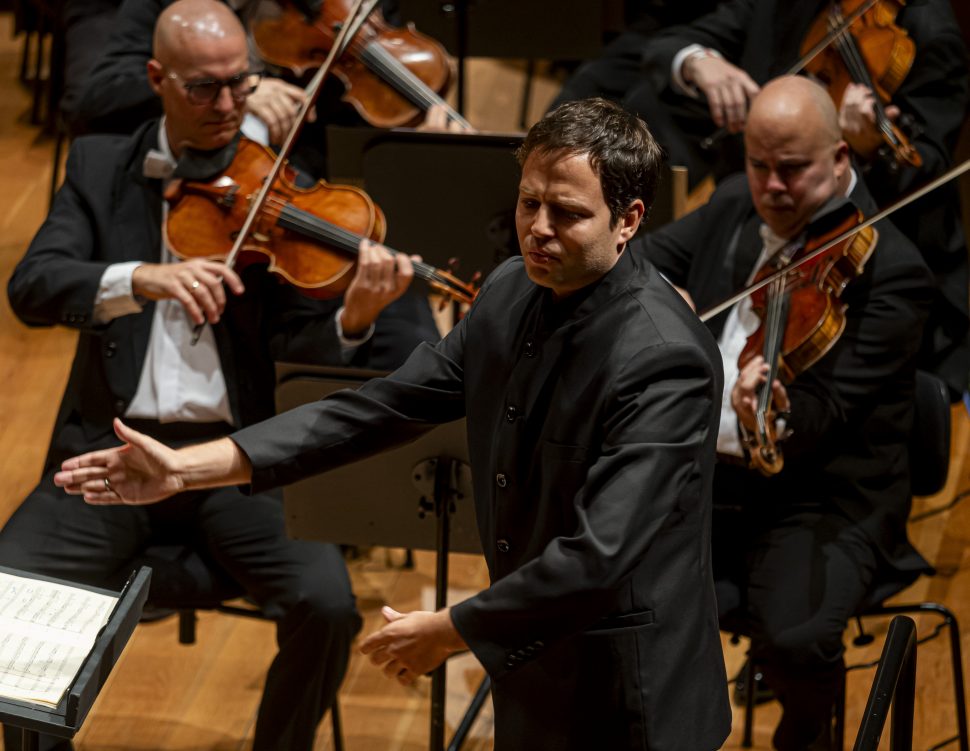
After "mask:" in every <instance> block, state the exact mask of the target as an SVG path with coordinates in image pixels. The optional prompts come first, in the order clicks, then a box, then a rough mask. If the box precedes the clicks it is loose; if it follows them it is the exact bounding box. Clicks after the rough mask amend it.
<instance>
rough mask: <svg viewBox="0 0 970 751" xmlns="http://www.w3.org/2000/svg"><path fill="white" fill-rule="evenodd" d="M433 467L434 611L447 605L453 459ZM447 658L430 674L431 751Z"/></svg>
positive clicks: (440, 734)
mask: <svg viewBox="0 0 970 751" xmlns="http://www.w3.org/2000/svg"><path fill="white" fill-rule="evenodd" d="M432 461H434V462H435V467H434V514H435V520H436V538H437V539H436V544H435V558H436V560H435V595H434V599H435V610H441V609H442V608H445V607H447V606H448V551H449V549H450V547H451V542H450V540H449V535H450V532H451V528H450V523H449V522H450V520H451V511H452V506H453V503H452V499H453V497H454V493H455V492H457V491H456V490H455V488H456V487H457V482H454V483H453V482H452V480H453V478H455V479H457V477H456V472H455V471H454V470H455V462H454V460H453V459H449V458H447V457H438V458H437V459H435V460H432ZM447 665H448V663H447V661H445V662H443V663H441V665H439V666H438V668H437V669H436V670H435V671H434V673H432V674H431V751H442V750H443V749H444V747H445V683H446V680H447Z"/></svg>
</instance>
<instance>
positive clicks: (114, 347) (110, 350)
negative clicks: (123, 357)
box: [104, 342, 118, 357]
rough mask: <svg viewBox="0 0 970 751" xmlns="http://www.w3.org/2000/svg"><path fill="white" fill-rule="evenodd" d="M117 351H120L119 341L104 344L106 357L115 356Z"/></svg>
mask: <svg viewBox="0 0 970 751" xmlns="http://www.w3.org/2000/svg"><path fill="white" fill-rule="evenodd" d="M117 351H118V343H117V342H108V343H107V344H105V345H104V356H105V357H114V356H115V352H117Z"/></svg>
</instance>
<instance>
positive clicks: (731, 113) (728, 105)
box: [682, 55, 760, 133]
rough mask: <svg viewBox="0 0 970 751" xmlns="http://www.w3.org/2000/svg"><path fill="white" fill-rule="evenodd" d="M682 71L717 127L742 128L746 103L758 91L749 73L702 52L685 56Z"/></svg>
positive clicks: (732, 129)
mask: <svg viewBox="0 0 970 751" xmlns="http://www.w3.org/2000/svg"><path fill="white" fill-rule="evenodd" d="M682 74H683V77H684V80H685V81H686V82H687V83H691V84H693V85H694V86H696V87H697V88H698V89H700V90H701V92H702V93H703V94H704V96H705V97H707V105H708V107H710V110H711V117H712V118H713V120H714V123H715V124H716V125H717V126H718V127H719V128H727V129H728V131H729V132H731V133H738V132H739V131H741V130H742V129H743V128H744V121H745V118H746V117H747V114H748V103H749V102H750V101H751V99H753V98H754V96H755V94H757V93H758V92H759V91H760V88H759V86H758V84H756V83H755V82H754V80H753V79H752V78H751V76H749V75H748V74H747V73H745V72H744V71H743V70H741V68H739V67H737V66H736V65H732V64H731V63H729V62H728V61H727V60H724V59H722V58H720V57H713V56H703V55H692V56H690V57H688V58H687V59H686V60H685V61H684V67H683V70H682Z"/></svg>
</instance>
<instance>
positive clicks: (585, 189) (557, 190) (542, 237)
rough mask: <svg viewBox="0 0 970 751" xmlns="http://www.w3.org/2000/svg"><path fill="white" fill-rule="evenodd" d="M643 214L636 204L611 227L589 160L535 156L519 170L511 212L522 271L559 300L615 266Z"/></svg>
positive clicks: (557, 155) (561, 155) (572, 156)
mask: <svg viewBox="0 0 970 751" xmlns="http://www.w3.org/2000/svg"><path fill="white" fill-rule="evenodd" d="M642 214H643V204H642V202H640V201H635V202H634V206H633V207H631V210H630V211H629V212H628V214H627V216H624V217H621V218H620V220H619V221H618V222H617V223H616V226H614V227H611V226H610V210H609V207H608V206H607V205H606V200H605V198H604V197H603V189H602V186H601V185H600V180H599V177H598V176H597V175H596V173H595V172H594V171H593V169H592V167H591V166H590V163H589V157H588V156H586V155H585V154H579V155H577V154H568V153H564V152H552V153H542V152H533V153H532V154H530V155H529V157H528V159H526V162H525V164H524V165H523V166H522V180H521V182H520V183H519V200H518V204H517V205H516V210H515V227H516V232H517V234H518V237H519V247H520V249H521V250H522V256H523V258H524V259H525V270H526V273H527V274H528V275H529V278H530V279H531V280H532V281H533V282H535V283H536V284H538V285H540V286H542V287H548V288H549V289H551V290H552V291H553V294H554V295H555V296H556V297H557V298H562V297H565V296H566V295H569V294H570V293H572V292H575V291H576V290H578V289H582V288H583V287H585V286H587V285H589V284H592V283H593V282H595V281H596V280H597V279H599V278H600V277H602V276H603V275H605V274H606V273H607V272H608V271H609V270H610V269H612V268H613V266H614V265H615V264H616V262H617V260H618V259H619V257H620V253H622V252H623V248H624V246H625V244H626V242H627V241H628V240H629V239H630V238H631V237H633V234H634V233H635V232H636V228H637V226H638V225H639V222H640V217H641V216H642Z"/></svg>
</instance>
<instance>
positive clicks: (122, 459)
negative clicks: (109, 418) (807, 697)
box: [54, 418, 253, 505]
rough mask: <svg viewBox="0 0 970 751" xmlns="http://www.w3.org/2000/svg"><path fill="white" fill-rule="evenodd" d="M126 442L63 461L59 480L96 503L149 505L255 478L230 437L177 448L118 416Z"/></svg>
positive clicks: (118, 426) (118, 431)
mask: <svg viewBox="0 0 970 751" xmlns="http://www.w3.org/2000/svg"><path fill="white" fill-rule="evenodd" d="M114 429H115V435H117V436H118V438H119V439H121V440H122V441H123V442H124V445H123V446H118V447H116V448H111V449H103V450H101V451H92V452H90V453H87V454H82V455H81V456H75V457H72V458H71V459H68V460H66V461H65V462H63V463H62V464H61V471H60V472H57V473H55V475H54V484H55V485H57V486H58V487H61V488H64V490H65V491H67V492H68V493H69V494H70V495H81V496H84V500H85V501H87V502H88V503H90V504H94V505H117V504H131V505H145V504H149V503H156V502H158V501H162V500H164V499H166V498H169V497H170V496H173V495H175V494H176V493H181V492H182V491H184V490H193V489H197V488H215V487H222V486H226V485H240V484H242V483H246V482H249V481H250V479H251V478H252V471H253V470H252V465H251V464H250V462H249V458H248V457H247V456H246V455H245V454H244V453H243V452H242V450H240V448H239V447H238V446H237V445H236V444H235V443H234V442H233V441H232V440H231V439H230V438H220V439H218V440H215V441H210V442H209V443H200V444H196V445H193V446H185V447H183V448H180V449H177V450H176V449H171V448H169V447H168V446H166V445H164V444H162V443H159V442H158V441H156V440H155V439H154V438H151V437H149V436H147V435H145V434H144V433H139V432H138V431H137V430H133V429H131V428H129V427H128V426H127V425H125V424H124V423H123V422H122V421H121V420H119V419H118V418H115V421H114Z"/></svg>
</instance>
